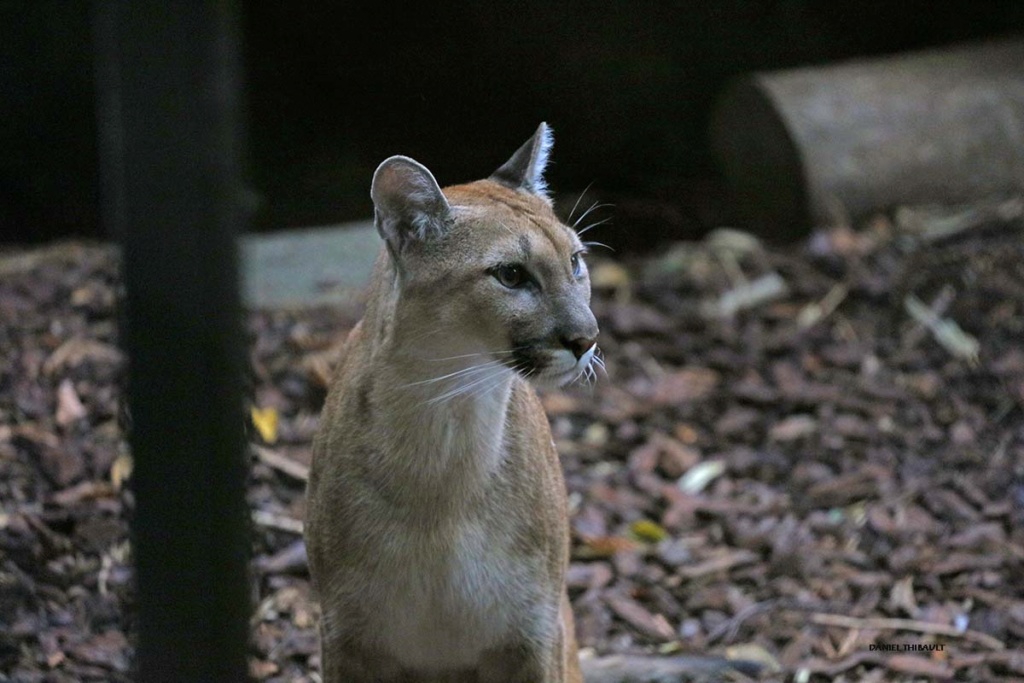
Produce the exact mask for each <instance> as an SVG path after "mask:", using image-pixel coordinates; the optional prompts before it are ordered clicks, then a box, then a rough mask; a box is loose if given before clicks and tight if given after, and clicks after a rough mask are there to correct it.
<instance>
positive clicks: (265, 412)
mask: <svg viewBox="0 0 1024 683" xmlns="http://www.w3.org/2000/svg"><path fill="white" fill-rule="evenodd" d="M251 413H252V424H253V426H254V427H256V431H258V432H259V433H260V438H261V439H263V441H264V443H275V442H276V441H277V425H278V421H279V417H278V413H277V410H276V409H274V408H257V407H256V406H253V407H252V411H251Z"/></svg>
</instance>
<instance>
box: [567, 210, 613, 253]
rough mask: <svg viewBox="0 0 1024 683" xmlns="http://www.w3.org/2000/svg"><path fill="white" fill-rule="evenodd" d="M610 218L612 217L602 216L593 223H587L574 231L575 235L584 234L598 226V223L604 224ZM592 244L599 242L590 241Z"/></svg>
mask: <svg viewBox="0 0 1024 683" xmlns="http://www.w3.org/2000/svg"><path fill="white" fill-rule="evenodd" d="M611 219H612V217H611V216H609V217H608V218H602V219H601V220H599V221H595V222H594V223H591V224H590V225H587V226H585V227H583V228H582V229H580V230H578V231H576V236H577V237H580V236H582V235H585V234H586V233H588V232H590V231H591V230H593V229H594V228H596V227H598V226H599V225H604V224H605V223H607V222H608V221H610V220H611ZM592 244H601V243H600V242H592ZM601 246H602V247H603V246H605V245H603V244H601Z"/></svg>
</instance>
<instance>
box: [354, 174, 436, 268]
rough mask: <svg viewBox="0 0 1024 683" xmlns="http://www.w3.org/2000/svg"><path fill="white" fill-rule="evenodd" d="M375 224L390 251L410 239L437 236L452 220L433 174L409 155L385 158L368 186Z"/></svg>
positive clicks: (421, 239) (423, 239)
mask: <svg viewBox="0 0 1024 683" xmlns="http://www.w3.org/2000/svg"><path fill="white" fill-rule="evenodd" d="M370 196H371V197H372V198H373V207H374V224H375V225H376V226H377V232H379V233H380V236H381V237H383V238H384V240H385V241H387V243H388V247H389V248H390V250H391V252H392V253H393V254H396V255H397V254H400V253H401V252H402V250H403V248H404V247H406V246H407V245H408V244H409V243H410V242H413V241H425V240H429V239H431V238H434V237H437V236H438V235H440V234H442V233H443V232H444V231H445V230H447V229H448V226H449V224H450V223H451V208H450V207H449V206H448V200H447V199H445V196H444V194H442V192H441V188H440V187H439V186H438V184H437V181H436V180H434V176H433V174H432V173H431V172H430V171H428V170H427V168H426V167H425V166H424V165H423V164H421V163H419V162H418V161H415V160H413V159H410V158H409V157H403V156H393V157H391V158H389V159H385V160H384V162H383V163H381V165H380V166H378V167H377V171H376V172H375V173H374V174H373V184H372V185H371V187H370Z"/></svg>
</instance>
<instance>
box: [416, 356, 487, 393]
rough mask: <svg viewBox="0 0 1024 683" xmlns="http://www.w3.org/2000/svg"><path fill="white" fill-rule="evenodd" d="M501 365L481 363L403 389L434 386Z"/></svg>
mask: <svg viewBox="0 0 1024 683" xmlns="http://www.w3.org/2000/svg"><path fill="white" fill-rule="evenodd" d="M500 364H501V361H496V360H492V361H488V362H487V363H481V364H479V365H471V366H469V367H468V368H462V369H461V370H456V371H455V372H449V373H448V374H447V375H441V376H440V377H432V378H430V379H421V380H420V381H418V382H410V383H408V384H405V385H403V388H404V387H414V386H418V385H421V384H433V383H434V382H440V381H441V380H445V379H452V378H455V377H462V376H464V375H470V374H476V373H477V372H482V371H485V370H491V369H493V368H494V367H495V366H496V365H500Z"/></svg>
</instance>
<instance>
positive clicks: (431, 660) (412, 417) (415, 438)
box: [359, 386, 555, 671]
mask: <svg viewBox="0 0 1024 683" xmlns="http://www.w3.org/2000/svg"><path fill="white" fill-rule="evenodd" d="M509 391H510V389H509V387H508V386H505V387H501V388H497V389H496V390H495V391H493V392H490V393H488V394H486V395H484V396H480V397H475V400H473V401H472V403H462V404H456V405H453V406H444V407H442V408H440V409H438V408H431V409H430V410H429V411H427V412H423V411H422V408H421V406H422V405H423V403H422V399H419V400H418V401H417V402H416V403H415V404H414V405H410V406H409V409H408V410H407V411H401V410H400V409H401V408H403V407H404V406H394V407H395V408H398V409H399V411H400V412H402V413H404V415H403V416H404V417H405V418H407V420H408V421H407V422H406V423H405V425H407V428H406V429H404V430H391V431H390V432H389V434H388V436H387V437H386V438H387V439H388V440H389V441H390V443H389V444H388V446H387V447H386V448H387V457H388V460H390V461H391V462H390V463H389V473H390V475H391V476H392V477H397V478H400V479H401V480H402V486H401V487H400V489H401V490H403V491H409V492H416V495H418V496H422V498H421V499H420V501H419V503H418V504H416V505H411V506H410V508H412V509H415V508H422V507H423V503H424V499H427V498H430V499H433V500H434V501H435V502H434V505H436V504H438V503H439V502H440V501H443V503H442V504H443V506H444V507H446V508H448V509H450V510H468V509H472V508H471V505H470V503H469V500H470V499H477V500H479V499H480V498H481V496H482V495H484V494H482V493H481V491H482V490H485V488H484V487H486V486H488V483H489V480H490V478H491V477H494V476H498V475H497V470H498V469H499V467H500V463H501V460H502V458H503V457H504V454H503V446H502V442H503V440H504V430H505V428H506V425H505V411H506V410H507V405H508V396H509ZM437 494H439V495H437ZM380 513H381V514H380V515H379V517H378V518H377V519H376V520H375V522H376V523H375V524H374V527H375V531H374V533H375V535H377V536H378V539H379V542H380V545H379V547H380V555H379V556H378V557H377V558H376V559H375V561H374V562H373V563H372V573H368V574H366V575H364V576H363V577H362V581H360V582H359V584H361V586H362V587H363V589H364V590H365V591H366V595H367V596H368V595H372V596H373V597H374V599H373V602H372V607H371V608H370V609H369V610H368V614H367V615H366V618H368V619H369V621H370V623H368V624H366V628H365V633H372V634H375V636H374V639H375V641H376V643H375V644H376V646H377V647H378V648H380V650H382V651H383V652H384V653H386V654H388V655H390V656H392V657H394V658H395V659H397V660H398V662H400V663H401V664H402V665H403V666H405V667H409V668H414V669H419V670H425V671H431V670H435V671H436V670H443V669H452V668H469V667H472V666H474V665H475V664H476V663H477V662H478V661H479V659H480V656H481V655H482V654H483V653H484V652H485V651H486V650H488V649H491V648H496V647H501V646H505V645H507V644H508V643H509V638H510V636H511V634H513V633H522V632H523V630H524V629H526V630H528V631H532V632H537V631H538V630H542V629H544V628H546V626H545V624H549V623H554V619H555V615H554V614H548V613H547V612H550V611H551V609H550V606H549V605H547V603H549V602H550V599H545V596H543V595H542V594H541V588H540V586H538V585H537V580H536V577H537V576H538V575H542V574H543V572H544V567H543V566H542V565H543V563H542V560H540V559H539V558H538V557H523V556H522V555H521V553H519V552H517V551H516V539H515V538H514V536H513V534H514V532H513V529H514V528H515V525H514V524H511V523H506V522H511V520H509V519H508V518H507V517H502V516H500V515H499V516H495V515H490V516H487V517H481V516H475V515H472V514H469V515H465V514H454V515H451V516H445V515H443V514H442V515H438V517H437V518H436V520H433V521H431V522H430V523H427V524H423V523H420V522H422V521H423V520H422V519H408V518H403V517H402V516H401V515H395V516H391V515H389V514H388V511H387V510H380ZM385 520H386V521H385ZM520 547H521V546H520ZM364 597H366V596H364Z"/></svg>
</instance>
